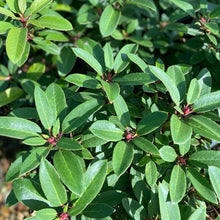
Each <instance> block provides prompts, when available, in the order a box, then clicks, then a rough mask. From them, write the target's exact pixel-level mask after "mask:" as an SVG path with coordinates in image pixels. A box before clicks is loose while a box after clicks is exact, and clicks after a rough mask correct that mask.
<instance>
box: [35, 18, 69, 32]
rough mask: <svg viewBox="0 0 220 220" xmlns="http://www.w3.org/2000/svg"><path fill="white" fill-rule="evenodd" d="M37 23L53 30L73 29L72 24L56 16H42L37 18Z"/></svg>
mask: <svg viewBox="0 0 220 220" xmlns="http://www.w3.org/2000/svg"><path fill="white" fill-rule="evenodd" d="M37 22H38V23H39V24H40V25H42V26H43V27H46V28H50V29H53V30H60V31H70V30H72V29H73V27H72V24H71V23H70V22H69V21H68V20H66V19H65V18H62V17H58V16H49V15H44V16H42V17H40V18H38V20H37Z"/></svg>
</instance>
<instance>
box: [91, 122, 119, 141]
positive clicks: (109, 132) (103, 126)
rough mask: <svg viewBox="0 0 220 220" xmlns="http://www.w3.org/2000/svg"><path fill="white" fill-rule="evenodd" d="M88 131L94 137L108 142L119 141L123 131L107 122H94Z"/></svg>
mask: <svg viewBox="0 0 220 220" xmlns="http://www.w3.org/2000/svg"><path fill="white" fill-rule="evenodd" d="M90 131H91V132H92V133H93V134H94V135H95V136H97V137H99V138H101V139H104V140H108V141H120V140H121V139H122V135H123V131H121V130H120V129H119V128H117V127H116V126H115V125H114V124H113V123H112V122H110V121H107V120H99V121H96V122H94V123H93V124H92V126H91V127H90Z"/></svg>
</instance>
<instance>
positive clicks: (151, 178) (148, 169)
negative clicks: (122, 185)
mask: <svg viewBox="0 0 220 220" xmlns="http://www.w3.org/2000/svg"><path fill="white" fill-rule="evenodd" d="M145 178H146V180H147V183H148V184H149V185H150V187H151V188H152V187H153V186H154V185H155V184H156V182H157V167H156V165H155V163H154V162H153V161H149V162H148V163H147V164H146V166H145Z"/></svg>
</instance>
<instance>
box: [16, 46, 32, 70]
mask: <svg viewBox="0 0 220 220" xmlns="http://www.w3.org/2000/svg"><path fill="white" fill-rule="evenodd" d="M29 53H30V43H29V42H27V43H26V46H25V49H24V52H23V54H22V56H21V58H20V60H19V61H18V62H17V65H18V66H19V67H20V66H22V65H23V64H24V63H25V62H26V61H27V59H28V56H29Z"/></svg>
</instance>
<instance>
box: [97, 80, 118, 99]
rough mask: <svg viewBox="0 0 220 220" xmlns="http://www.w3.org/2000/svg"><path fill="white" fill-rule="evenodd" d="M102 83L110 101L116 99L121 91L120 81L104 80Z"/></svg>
mask: <svg viewBox="0 0 220 220" xmlns="http://www.w3.org/2000/svg"><path fill="white" fill-rule="evenodd" d="M101 83H102V86H103V89H104V91H105V92H106V94H107V97H108V99H109V101H114V100H115V99H117V98H118V96H119V93H120V87H119V85H118V83H114V82H106V81H103V80H102V82H101Z"/></svg>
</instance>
